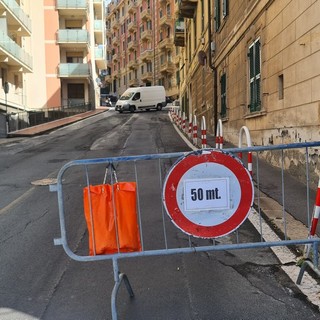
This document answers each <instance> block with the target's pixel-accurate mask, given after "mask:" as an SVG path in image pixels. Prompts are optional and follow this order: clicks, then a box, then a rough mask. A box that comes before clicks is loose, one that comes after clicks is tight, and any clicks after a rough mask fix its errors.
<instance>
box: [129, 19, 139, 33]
mask: <svg viewBox="0 0 320 320" xmlns="http://www.w3.org/2000/svg"><path fill="white" fill-rule="evenodd" d="M137 29H138V24H137V21H136V20H134V21H131V22H130V23H129V24H128V31H129V32H134V31H136V30H137Z"/></svg>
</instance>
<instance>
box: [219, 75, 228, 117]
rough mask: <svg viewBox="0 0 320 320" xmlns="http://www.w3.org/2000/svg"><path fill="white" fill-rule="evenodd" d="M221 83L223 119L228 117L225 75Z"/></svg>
mask: <svg viewBox="0 0 320 320" xmlns="http://www.w3.org/2000/svg"><path fill="white" fill-rule="evenodd" d="M220 83H221V117H225V116H226V115H227V76H226V74H223V75H222V76H221V79H220Z"/></svg>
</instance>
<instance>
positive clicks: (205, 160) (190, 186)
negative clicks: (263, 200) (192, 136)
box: [163, 149, 254, 238]
mask: <svg viewBox="0 0 320 320" xmlns="http://www.w3.org/2000/svg"><path fill="white" fill-rule="evenodd" d="M253 197H254V189H253V183H252V178H251V175H250V173H249V172H248V170H247V169H246V168H245V167H244V166H243V164H242V162H241V161H240V160H239V159H237V158H235V157H234V156H233V155H232V154H230V153H226V152H224V151H222V150H216V149H215V150H208V149H206V150H199V151H194V152H190V153H188V154H187V155H186V156H184V157H182V158H180V159H179V160H178V161H177V162H176V163H175V164H174V165H173V167H172V168H171V169H170V171H169V173H168V175H167V177H166V180H165V183H164V188H163V202H164V206H165V209H166V211H167V214H168V215H169V217H170V219H171V220H172V221H173V223H174V224H175V225H176V226H177V227H178V228H179V229H181V230H182V231H183V232H185V233H187V234H190V235H193V236H195V237H200V238H217V237H222V236H224V235H227V234H228V233H230V232H232V231H234V230H235V229H237V228H238V227H239V226H240V225H241V224H242V223H243V222H244V221H245V219H246V218H247V216H248V214H249V212H250V208H251V206H252V203H253Z"/></svg>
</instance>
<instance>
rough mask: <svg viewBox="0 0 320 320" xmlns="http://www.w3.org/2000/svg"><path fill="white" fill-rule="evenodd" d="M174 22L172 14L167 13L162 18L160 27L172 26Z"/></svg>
mask: <svg viewBox="0 0 320 320" xmlns="http://www.w3.org/2000/svg"><path fill="white" fill-rule="evenodd" d="M172 23H173V17H172V16H171V15H170V14H165V15H163V16H162V17H161V18H160V22H159V24H160V27H163V26H166V25H168V26H171V24H172Z"/></svg>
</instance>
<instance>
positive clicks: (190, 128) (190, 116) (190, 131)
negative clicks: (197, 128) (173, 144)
mask: <svg viewBox="0 0 320 320" xmlns="http://www.w3.org/2000/svg"><path fill="white" fill-rule="evenodd" d="M188 137H189V139H191V138H192V113H189V129H188Z"/></svg>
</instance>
